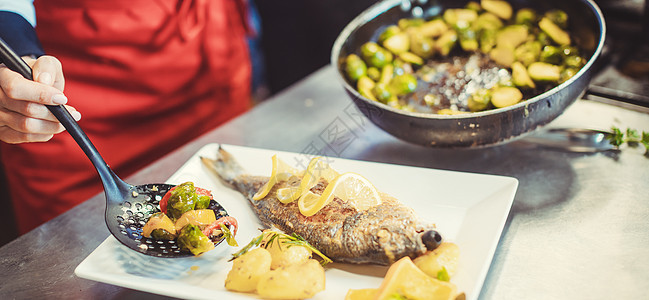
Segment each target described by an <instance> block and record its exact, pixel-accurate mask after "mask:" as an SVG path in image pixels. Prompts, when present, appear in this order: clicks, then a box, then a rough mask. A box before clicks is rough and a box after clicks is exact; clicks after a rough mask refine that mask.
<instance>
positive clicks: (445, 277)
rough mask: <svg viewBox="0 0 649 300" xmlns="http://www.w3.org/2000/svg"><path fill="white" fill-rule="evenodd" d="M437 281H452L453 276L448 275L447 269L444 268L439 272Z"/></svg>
mask: <svg viewBox="0 0 649 300" xmlns="http://www.w3.org/2000/svg"><path fill="white" fill-rule="evenodd" d="M437 279H439V280H441V281H451V276H449V275H448V271H446V267H444V266H442V269H441V270H439V272H437Z"/></svg>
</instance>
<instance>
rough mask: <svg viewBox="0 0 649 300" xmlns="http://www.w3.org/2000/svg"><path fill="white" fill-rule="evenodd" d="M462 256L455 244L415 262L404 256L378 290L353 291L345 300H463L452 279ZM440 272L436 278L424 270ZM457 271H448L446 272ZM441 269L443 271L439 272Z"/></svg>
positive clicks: (386, 276) (446, 244)
mask: <svg viewBox="0 0 649 300" xmlns="http://www.w3.org/2000/svg"><path fill="white" fill-rule="evenodd" d="M458 256H459V251H458V248H457V246H456V245H455V244H452V243H442V245H440V247H439V248H437V249H435V250H433V251H429V252H428V253H426V255H424V256H420V257H419V258H417V259H415V261H414V262H413V261H412V260H411V259H410V257H404V258H402V259H400V260H399V261H397V262H396V263H394V264H392V265H391V266H390V268H389V269H388V272H387V273H386V275H385V278H384V279H383V281H382V282H381V285H380V286H379V287H378V288H376V289H372V288H369V289H357V290H354V289H350V290H349V291H348V292H347V295H346V296H345V300H370V299H372V300H374V299H378V300H384V299H411V300H442V299H443V300H453V299H462V298H463V297H464V294H463V293H459V294H458V292H457V287H456V286H455V284H453V283H451V282H450V281H449V280H450V278H451V276H452V274H451V273H454V272H455V269H456V267H457V260H458ZM424 269H425V270H427V271H436V272H434V275H431V274H429V273H428V272H426V271H424ZM447 269H448V270H453V272H446V270H447ZM437 270H439V271H437Z"/></svg>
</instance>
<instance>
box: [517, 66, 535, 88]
mask: <svg viewBox="0 0 649 300" xmlns="http://www.w3.org/2000/svg"><path fill="white" fill-rule="evenodd" d="M512 82H513V83H514V85H516V86H519V87H522V88H530V89H533V88H535V87H536V85H535V84H534V81H533V80H532V78H531V77H530V75H529V74H527V68H526V67H525V66H524V65H523V64H522V63H521V62H518V61H516V62H514V63H513V64H512Z"/></svg>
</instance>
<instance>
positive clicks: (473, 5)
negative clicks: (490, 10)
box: [464, 1, 482, 12]
mask: <svg viewBox="0 0 649 300" xmlns="http://www.w3.org/2000/svg"><path fill="white" fill-rule="evenodd" d="M464 8H466V9H470V10H475V11H476V12H478V11H481V10H482V7H480V3H478V2H475V1H469V3H467V4H466V5H465V6H464Z"/></svg>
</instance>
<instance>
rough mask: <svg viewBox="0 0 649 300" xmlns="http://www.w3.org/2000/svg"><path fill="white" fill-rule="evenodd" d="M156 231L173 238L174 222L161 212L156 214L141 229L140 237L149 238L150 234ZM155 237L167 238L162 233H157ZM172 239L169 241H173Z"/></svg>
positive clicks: (174, 231)
mask: <svg viewBox="0 0 649 300" xmlns="http://www.w3.org/2000/svg"><path fill="white" fill-rule="evenodd" d="M156 229H160V230H164V231H166V232H168V233H169V234H170V235H171V236H173V237H175V234H176V227H175V226H174V222H173V221H171V219H169V217H167V215H165V214H164V213H162V212H157V213H155V214H153V215H152V216H151V217H150V218H149V220H148V221H147V222H146V224H144V226H143V227H142V236H144V237H151V233H152V232H153V231H154V230H156ZM157 235H158V237H163V236H164V237H168V235H166V234H164V233H163V232H159V233H158V234H157ZM173 237H172V238H171V239H173ZM154 238H155V237H154ZM165 239H168V238H165Z"/></svg>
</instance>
